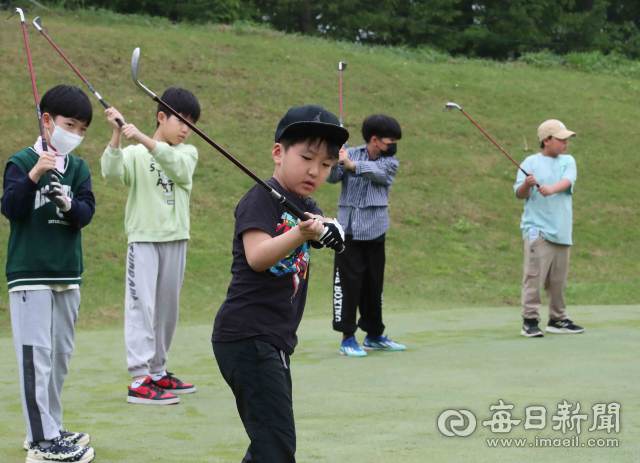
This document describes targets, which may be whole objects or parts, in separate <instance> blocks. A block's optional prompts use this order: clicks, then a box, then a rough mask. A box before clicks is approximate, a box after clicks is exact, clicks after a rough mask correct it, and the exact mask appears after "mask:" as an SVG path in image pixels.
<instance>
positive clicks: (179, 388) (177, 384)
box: [149, 372, 196, 394]
mask: <svg viewBox="0 0 640 463" xmlns="http://www.w3.org/2000/svg"><path fill="white" fill-rule="evenodd" d="M149 378H150V379H151V377H149ZM150 384H153V385H154V386H157V387H159V388H160V389H164V390H165V391H166V392H168V393H170V394H192V393H194V392H196V386H195V385H193V384H191V383H183V382H182V381H180V380H179V379H178V378H176V377H175V376H173V373H169V372H167V374H166V375H164V376H163V377H162V378H161V379H159V380H158V381H154V380H153V379H151V382H150Z"/></svg>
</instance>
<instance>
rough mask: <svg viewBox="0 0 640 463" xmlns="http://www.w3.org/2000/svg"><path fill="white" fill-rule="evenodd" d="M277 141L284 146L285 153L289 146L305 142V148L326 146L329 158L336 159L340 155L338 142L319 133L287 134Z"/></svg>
mask: <svg viewBox="0 0 640 463" xmlns="http://www.w3.org/2000/svg"><path fill="white" fill-rule="evenodd" d="M278 143H280V144H281V145H282V146H284V151H285V153H286V152H287V151H288V150H289V148H291V147H292V146H293V145H296V144H298V143H306V145H307V148H311V147H313V148H320V147H321V146H322V145H325V146H326V147H327V153H328V154H329V159H338V158H339V157H340V148H342V145H341V144H340V143H336V142H334V141H332V140H329V139H328V138H325V137H323V136H321V135H312V134H309V133H296V134H292V135H287V136H284V137H282V138H281V139H280V140H278Z"/></svg>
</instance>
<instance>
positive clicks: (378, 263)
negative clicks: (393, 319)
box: [333, 235, 385, 336]
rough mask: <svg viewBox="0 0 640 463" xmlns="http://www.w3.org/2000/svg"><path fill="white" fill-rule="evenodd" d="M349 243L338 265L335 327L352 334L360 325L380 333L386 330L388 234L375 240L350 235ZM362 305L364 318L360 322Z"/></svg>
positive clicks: (347, 239) (334, 313)
mask: <svg viewBox="0 0 640 463" xmlns="http://www.w3.org/2000/svg"><path fill="white" fill-rule="evenodd" d="M345 244H346V248H345V250H344V252H343V253H341V254H336V258H335V264H334V274H333V282H334V283H333V329H334V330H336V331H340V332H342V333H345V334H349V333H355V332H356V329H357V328H358V327H360V329H361V330H362V331H364V332H366V333H367V334H369V335H370V336H380V335H381V334H382V333H384V324H383V323H382V286H383V282H384V264H385V253H384V235H382V236H381V237H379V238H376V239H375V240H372V241H354V240H353V239H352V237H351V235H347V236H346V241H345ZM358 308H360V319H359V320H358V324H357V325H356V316H357V315H358Z"/></svg>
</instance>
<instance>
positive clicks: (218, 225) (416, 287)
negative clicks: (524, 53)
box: [0, 11, 640, 333]
mask: <svg viewBox="0 0 640 463" xmlns="http://www.w3.org/2000/svg"><path fill="white" fill-rule="evenodd" d="M36 14H40V15H41V16H42V23H43V25H44V28H45V29H46V31H47V33H48V34H49V36H50V37H51V38H52V39H53V40H54V41H55V42H56V43H57V45H58V46H60V47H61V48H62V50H63V51H64V52H65V53H66V54H67V55H68V56H69V58H70V59H71V60H72V61H73V62H74V64H75V65H76V66H77V67H78V68H79V69H80V70H81V72H82V73H83V74H84V75H85V76H86V77H87V78H88V79H89V81H90V82H91V83H92V84H93V85H94V87H96V88H97V89H98V91H99V92H100V93H101V94H102V95H103V96H104V98H105V99H106V100H107V101H108V102H109V103H111V104H112V105H114V106H116V107H117V108H118V109H120V111H121V112H122V113H123V114H124V116H125V118H126V119H127V120H128V121H132V122H135V123H136V124H137V125H138V126H139V128H140V129H142V130H143V131H145V132H147V133H149V134H151V133H152V132H153V130H154V127H155V124H154V114H155V107H154V105H153V104H152V102H151V101H150V100H149V99H148V98H147V97H146V96H144V95H143V94H142V93H141V92H140V91H139V90H137V89H136V88H135V87H134V85H133V83H132V82H131V77H130V58H131V52H132V51H133V49H134V48H135V47H136V46H140V47H141V48H142V57H141V67H140V79H141V80H142V82H143V83H145V84H146V85H147V86H148V87H149V88H151V89H152V90H153V91H155V92H156V93H159V94H160V93H162V91H163V90H164V89H165V88H166V87H168V86H171V85H174V86H175V85H177V86H185V87H188V88H190V89H191V90H193V91H194V92H195V94H196V95H197V96H198V98H199V99H200V101H201V104H202V109H203V115H202V118H201V121H200V122H199V126H200V127H201V128H202V129H203V130H204V131H205V132H206V133H208V134H209V135H210V136H212V137H213V138H214V139H215V140H216V141H217V142H218V143H220V144H221V145H222V146H223V147H225V148H226V149H228V150H229V151H230V152H231V153H232V154H234V155H235V156H237V157H238V158H239V159H240V160H241V161H242V162H244V163H246V164H247V165H248V166H250V167H251V168H252V169H254V170H255V172H256V173H258V174H259V175H260V176H262V177H263V178H268V177H269V176H270V175H271V173H272V171H273V163H272V161H271V159H270V155H269V154H270V148H271V146H272V144H273V138H272V137H273V133H274V131H275V127H276V124H277V122H278V120H279V118H280V117H281V116H282V115H283V114H284V113H285V112H286V110H287V109H288V108H289V107H291V106H294V105H300V104H304V103H319V104H321V105H324V106H325V107H327V108H329V109H331V110H333V111H336V112H337V111H338V92H337V90H338V89H337V83H338V72H337V69H336V67H337V62H338V61H339V60H342V61H346V62H348V63H349V68H348V70H347V71H346V73H345V75H344V78H345V83H344V94H345V101H344V105H345V106H344V107H345V122H346V126H347V128H348V129H349V130H350V131H351V132H352V140H351V141H350V144H351V145H352V146H354V145H358V144H359V143H360V142H361V141H360V136H359V128H360V124H361V121H362V120H363V118H364V117H365V116H366V115H368V114H371V113H374V112H384V113H388V114H391V115H394V116H396V117H397V118H398V120H399V121H400V123H401V124H402V127H403V131H404V137H403V139H402V141H401V142H400V147H399V154H398V156H399V159H400V162H401V165H400V170H399V172H398V175H397V177H396V183H395V184H394V186H393V189H392V192H391V199H390V201H391V206H390V214H391V220H392V228H391V230H390V231H389V233H388V241H387V244H388V248H387V249H388V251H387V252H388V259H387V272H386V282H385V299H386V300H388V301H394V303H396V304H397V305H398V310H407V311H415V312H420V311H422V310H427V309H432V308H445V307H486V306H517V305H519V297H520V283H521V278H522V240H521V236H520V230H519V220H520V216H521V214H522V202H520V201H518V200H517V199H516V198H515V196H514V194H513V190H512V184H513V182H514V179H515V175H516V170H515V168H514V166H513V165H512V164H511V163H510V162H509V161H508V160H507V159H506V158H505V156H504V155H502V154H501V153H500V152H499V151H498V150H497V149H496V148H495V147H494V146H493V145H492V144H491V143H490V142H489V140H487V139H486V138H485V137H484V136H483V135H482V134H481V133H480V132H479V131H478V130H477V129H476V128H475V127H473V126H472V125H471V124H470V123H469V121H468V120H466V118H464V116H463V115H461V114H458V112H454V113H448V112H445V110H444V105H445V103H446V102H447V101H455V102H457V103H459V104H461V105H462V106H463V107H464V108H465V109H466V110H467V111H468V112H469V114H470V115H471V116H472V117H474V118H475V119H476V120H477V121H478V122H479V123H480V124H481V125H482V126H483V127H484V128H485V130H487V131H488V132H489V133H490V134H491V135H492V136H494V137H495V138H496V139H497V140H498V141H499V142H500V143H501V144H502V145H503V147H504V148H505V149H507V151H509V152H510V153H511V154H512V155H513V156H514V157H515V158H516V159H518V160H522V159H524V158H525V157H526V156H527V155H530V154H533V153H535V152H536V147H537V143H536V139H535V134H536V129H537V127H538V125H539V124H540V122H542V121H543V120H545V119H547V118H551V117H555V118H559V119H561V120H563V121H564V122H565V123H566V124H567V126H568V127H569V128H570V129H572V130H575V131H576V132H578V134H579V136H578V137H577V138H575V139H572V140H571V148H570V153H571V154H573V155H574V156H575V158H576V160H577V163H578V182H577V185H576V189H575V197H574V218H575V220H574V222H575V223H574V225H575V229H574V243H575V245H574V247H573V250H572V262H571V269H570V279H569V286H568V288H567V293H566V299H567V301H568V303H569V304H583V305H592V304H633V303H637V302H638V296H637V288H638V285H639V284H640V271H639V270H640V269H639V265H638V255H639V253H640V246H639V244H638V240H637V230H638V228H640V221H639V219H638V208H637V204H636V198H637V196H638V193H639V192H638V182H637V178H636V177H637V165H638V163H637V158H636V154H635V153H636V152H637V146H638V144H639V143H640V134H639V132H638V131H637V130H636V129H635V125H634V124H635V122H634V121H637V120H638V119H639V118H640V106H638V105H637V99H638V93H637V88H638V82H637V79H635V80H634V79H631V78H628V77H622V76H616V75H613V74H612V75H606V74H588V73H584V72H578V71H570V70H562V69H541V68H536V67H532V66H528V65H524V64H521V63H511V64H500V63H492V62H486V61H485V62H483V61H469V60H450V61H448V62H437V63H430V62H427V61H425V58H424V55H420V54H417V53H411V52H409V51H406V50H400V49H395V50H394V49H385V48H365V47H358V46H355V45H351V44H344V43H335V42H330V41H324V40H320V39H315V38H305V37H300V36H295V35H289V36H287V35H284V34H281V33H277V32H272V31H265V30H255V29H251V28H248V27H240V26H237V27H229V26H198V27H196V26H188V25H179V26H174V25H170V24H168V23H167V22H166V21H159V20H148V19H140V18H136V17H133V18H127V17H119V16H115V15H111V14H105V13H90V12H79V13H78V14H77V15H74V14H73V13H65V14H62V15H61V14H60V13H55V12H51V13H46V12H42V11H39V12H37V13H33V12H28V13H27V18H28V19H33V17H34V16H35V15H36ZM13 19H15V18H13ZM13 19H12V21H13ZM28 31H29V34H30V35H29V37H30V44H31V51H32V55H33V59H34V65H35V71H36V77H37V82H38V87H39V91H40V94H43V93H44V91H45V90H46V89H48V88H50V87H51V86H53V85H55V84H59V83H66V84H73V85H80V86H82V85H83V84H82V82H81V81H80V80H79V79H78V78H77V76H76V75H75V74H74V73H73V72H72V71H71V69H70V68H69V67H68V66H67V65H66V63H64V62H63V61H62V59H61V58H60V57H59V56H58V55H57V54H56V53H55V51H54V50H53V49H52V48H51V47H50V45H49V44H48V43H47V42H46V40H45V39H44V38H43V37H40V36H39V35H36V31H35V29H34V28H33V27H29V28H28ZM0 68H1V69H2V72H3V75H2V79H1V80H0V106H1V107H3V108H4V110H3V111H2V113H0V127H2V128H3V134H4V137H3V149H2V155H1V156H2V159H3V160H4V159H6V158H8V157H9V156H10V155H11V154H12V153H14V152H16V151H18V150H19V149H21V148H23V147H24V146H26V145H30V144H32V143H33V141H34V140H35V138H36V136H37V127H36V123H35V111H34V108H33V98H32V93H31V83H30V80H29V74H28V68H27V64H26V58H25V53H24V43H23V38H22V33H21V30H20V25H19V24H18V21H13V22H7V23H6V24H4V25H3V27H2V28H1V29H0ZM92 98H93V97H92ZM92 101H93V102H94V109H95V114H94V121H93V123H92V125H91V127H90V130H89V132H88V134H87V138H86V140H85V141H84V142H83V144H82V145H81V147H80V148H79V149H78V150H77V154H78V155H80V156H82V157H83V158H84V159H85V160H87V162H88V163H89V166H90V168H91V171H92V174H93V186H94V190H95V194H96V198H97V212H96V215H95V218H94V220H93V223H92V224H91V225H90V226H89V227H87V228H86V229H85V230H84V232H83V242H84V256H85V267H86V271H85V273H84V280H85V284H84V285H83V288H82V292H83V311H84V316H83V317H82V319H81V322H80V328H92V329H93V328H98V327H100V328H104V327H107V326H120V325H121V324H122V305H123V299H124V261H125V252H126V237H125V236H124V231H123V228H124V227H123V220H124V207H125V203H126V198H127V189H126V188H125V187H123V186H121V185H115V184H110V183H107V182H106V181H105V180H104V179H103V178H102V177H101V175H100V156H101V154H102V151H103V149H104V147H105V146H106V145H107V143H108V140H109V138H110V129H109V126H108V124H107V123H106V121H105V119H104V117H103V115H102V109H101V106H100V105H99V104H98V103H97V102H96V101H95V100H92ZM191 141H192V142H193V143H194V144H195V145H196V146H197V147H198V149H199V151H200V161H199V164H198V168H197V170H196V174H195V180H194V189H193V196H192V204H191V217H192V240H191V242H190V244H189V252H188V263H187V274H186V279H185V284H184V288H183V292H182V307H183V313H182V317H183V320H185V321H189V322H192V323H209V322H210V321H211V320H212V317H213V313H214V312H215V310H216V309H217V308H218V307H219V305H220V303H221V302H222V300H223V298H224V295H225V293H226V288H227V285H228V282H229V279H230V274H229V268H230V264H231V249H230V247H231V236H232V233H233V231H232V230H233V209H234V208H235V205H236V204H237V202H238V200H239V199H240V198H241V197H242V195H243V194H244V193H245V192H246V191H247V190H248V189H249V188H250V187H251V185H252V183H251V180H250V179H249V178H247V177H246V176H245V175H244V174H242V173H241V172H240V171H238V170H237V169H236V168H235V167H234V166H233V165H232V164H231V163H229V162H228V161H226V160H225V159H224V158H223V157H222V156H221V155H219V154H218V153H217V152H215V151H214V150H213V149H212V148H210V147H209V146H208V145H206V144H205V143H203V142H202V141H201V140H199V139H198V138H197V137H195V136H193V137H192V138H191ZM338 194H339V186H332V185H325V186H323V187H322V188H321V189H320V190H319V191H318V192H317V194H316V195H314V196H315V198H316V199H317V200H318V203H319V205H320V206H321V207H322V209H323V210H324V211H325V212H326V214H327V215H335V214H336V203H337V198H338ZM8 232H9V226H8V222H7V221H6V220H4V219H3V220H0V243H6V240H7V237H8ZM5 252H6V249H5V246H4V245H2V246H0V262H3V261H4V260H5ZM312 260H313V268H314V269H313V271H312V273H313V275H314V277H313V282H312V283H311V287H310V292H309V296H310V297H309V302H308V311H309V312H310V313H311V314H321V313H326V312H327V311H328V310H329V306H330V303H331V294H330V293H331V291H330V288H331V267H332V260H333V256H332V255H331V253H330V252H326V251H322V252H314V253H313V259H312ZM8 321H9V310H8V297H7V293H3V294H1V295H0V331H3V332H5V333H6V332H7V329H8V326H9V323H8Z"/></svg>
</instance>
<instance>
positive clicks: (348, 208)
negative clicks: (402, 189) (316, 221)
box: [327, 145, 400, 241]
mask: <svg viewBox="0 0 640 463" xmlns="http://www.w3.org/2000/svg"><path fill="white" fill-rule="evenodd" d="M347 152H348V153H349V159H350V160H351V161H352V162H353V163H354V164H355V165H356V170H355V172H354V171H351V170H349V169H347V168H345V167H344V166H343V165H341V164H338V165H336V166H335V167H333V169H331V173H330V174H329V177H328V178H327V182H329V183H338V182H340V181H342V191H341V192H340V198H339V199H338V222H339V223H340V225H342V228H343V229H344V232H345V234H346V235H353V239H354V240H356V241H369V240H373V239H376V238H378V237H380V236H381V235H382V234H384V233H385V232H386V231H387V230H388V229H389V227H390V226H391V223H390V222H389V213H388V212H387V207H388V206H389V190H390V189H391V185H393V180H394V178H395V175H396V171H397V170H398V166H399V165H400V163H399V162H398V159H397V158H396V157H395V156H378V157H377V158H375V159H373V160H371V159H369V152H368V151H367V145H362V146H358V147H355V148H348V149H347Z"/></svg>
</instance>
